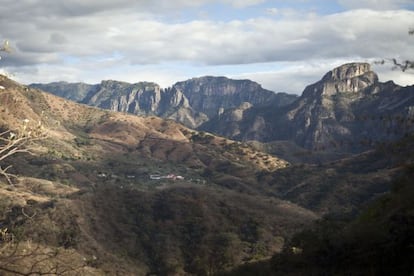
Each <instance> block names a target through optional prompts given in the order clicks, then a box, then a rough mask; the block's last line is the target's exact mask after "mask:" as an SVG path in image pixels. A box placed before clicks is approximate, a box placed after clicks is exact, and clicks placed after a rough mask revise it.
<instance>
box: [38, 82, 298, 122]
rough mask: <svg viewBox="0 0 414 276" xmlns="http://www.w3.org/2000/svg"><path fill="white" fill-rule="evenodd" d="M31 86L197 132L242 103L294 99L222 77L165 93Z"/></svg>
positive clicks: (149, 86)
mask: <svg viewBox="0 0 414 276" xmlns="http://www.w3.org/2000/svg"><path fill="white" fill-rule="evenodd" d="M32 86H33V87H35V88H38V89H42V90H44V91H47V92H50V93H52V94H55V95H58V96H61V97H64V98H68V99H71V100H75V101H77V102H81V103H84V104H88V105H91V106H96V107H100V108H104V109H110V110H113V111H120V112H128V113H133V114H137V115H156V116H160V117H163V118H168V119H173V120H175V121H178V122H180V123H182V124H184V125H185V126H188V127H191V128H197V127H199V126H200V125H201V124H203V123H205V122H207V121H209V120H211V119H212V118H215V117H216V116H218V115H220V114H221V113H223V112H224V111H225V110H228V109H231V108H235V107H238V106H239V105H241V104H243V103H248V104H250V105H251V106H263V105H269V104H272V105H274V106H281V105H285V104H288V103H291V102H293V101H294V100H295V99H296V98H297V96H295V95H288V94H285V93H279V94H275V93H274V92H272V91H269V90H266V89H263V88H262V87H261V86H260V85H259V84H257V83H255V82H252V81H250V80H232V79H228V78H225V77H201V78H193V79H191V80H188V81H183V82H178V83H176V84H175V85H173V86H172V87H171V88H167V89H161V88H160V86H159V85H157V84H155V83H150V82H140V83H135V84H130V83H126V82H119V81H112V80H108V81H102V82H101V83H100V84H97V85H87V84H69V83H64V82H61V83H51V84H33V85H32ZM76 89H79V91H77V90H76Z"/></svg>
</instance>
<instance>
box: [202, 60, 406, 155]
mask: <svg viewBox="0 0 414 276" xmlns="http://www.w3.org/2000/svg"><path fill="white" fill-rule="evenodd" d="M413 110H414V86H410V87H400V86H398V85H396V84H394V83H393V82H386V83H380V82H379V81H378V76H377V75H376V73H374V72H373V71H371V69H370V65H369V64H367V63H350V64H345V65H342V66H340V67H338V68H335V69H333V70H332V71H330V72H328V73H327V74H326V75H325V76H324V77H323V78H322V79H321V80H320V81H318V82H316V83H314V84H311V85H309V86H307V87H306V88H305V90H304V91H303V93H302V95H301V97H299V98H298V99H297V100H296V101H295V102H293V103H292V104H290V105H289V106H284V107H283V108H280V109H272V108H269V107H267V108H261V109H257V108H254V107H253V108H251V109H249V110H248V111H247V112H245V114H244V116H243V120H239V119H237V120H233V119H232V117H231V112H230V111H228V112H227V113H225V114H223V115H222V116H221V118H220V120H216V121H210V122H208V123H206V124H204V125H203V126H201V128H202V129H204V130H206V131H211V132H215V133H218V134H220V135H223V136H227V137H231V138H234V139H239V140H259V141H265V142H270V141H277V140H290V141H294V142H295V143H296V144H297V145H299V146H302V147H304V148H307V149H310V150H332V151H342V152H358V151H361V150H364V149H368V148H370V147H372V146H373V145H374V144H377V143H381V142H384V141H389V140H393V139H398V138H401V137H403V136H404V135H406V134H408V133H410V132H412V131H414V112H413Z"/></svg>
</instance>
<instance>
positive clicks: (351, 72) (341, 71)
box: [323, 62, 372, 81]
mask: <svg viewBox="0 0 414 276" xmlns="http://www.w3.org/2000/svg"><path fill="white" fill-rule="evenodd" d="M370 72H372V71H371V65H370V64H369V63H366V62H353V63H346V64H343V65H341V66H339V67H336V68H335V69H333V70H332V71H329V72H328V73H327V74H326V75H325V76H324V77H323V80H325V81H326V80H331V81H345V80H348V79H352V78H355V77H360V76H362V75H364V74H366V73H370Z"/></svg>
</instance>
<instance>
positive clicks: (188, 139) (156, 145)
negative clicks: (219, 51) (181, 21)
mask: <svg viewBox="0 0 414 276" xmlns="http://www.w3.org/2000/svg"><path fill="white" fill-rule="evenodd" d="M0 85H1V86H2V87H4V89H2V90H0V130H1V131H0V133H4V135H3V136H2V138H3V139H2V144H0V149H1V146H4V145H6V144H7V143H8V142H9V141H12V139H13V138H10V136H7V135H8V134H9V133H10V131H11V132H12V133H17V134H18V135H20V134H21V135H26V136H24V137H29V138H30V137H33V139H28V141H29V142H28V143H27V144H25V147H27V149H28V152H22V153H20V154H13V155H11V156H10V157H9V158H7V159H5V160H4V161H1V163H0V165H1V167H2V168H5V167H6V166H8V165H12V167H10V169H9V170H8V172H9V173H10V174H12V175H13V177H12V181H11V183H8V181H7V179H6V178H4V177H2V178H1V179H0V202H1V206H0V229H1V231H3V232H2V233H3V234H2V235H1V237H0V271H2V272H4V273H5V274H4V275H14V274H21V275H26V274H27V275H30V273H54V274H57V275H222V274H224V275H227V274H229V275H303V273H304V271H306V270H307V268H310V269H311V270H310V271H313V272H314V273H315V274H318V273H322V272H326V271H329V272H332V273H339V274H338V275H346V273H348V272H349V273H351V274H352V273H356V274H358V273H359V272H361V271H362V272H364V273H365V272H367V271H366V270H365V268H364V265H363V264H364V262H365V263H367V264H370V265H371V264H372V263H375V262H376V261H378V258H381V256H377V255H369V256H372V257H369V256H368V257H366V258H365V259H361V260H363V261H361V264H358V265H355V267H350V268H348V269H345V268H344V267H346V266H345V265H344V263H345V262H346V258H348V257H349V258H350V255H352V253H353V252H358V242H360V243H361V244H362V245H361V250H363V252H362V253H360V254H361V255H362V256H364V255H363V253H364V252H368V253H367V254H371V253H372V252H371V251H370V249H369V243H365V241H366V240H367V237H369V236H370V234H371V233H372V234H373V235H376V236H373V240H374V241H373V243H372V244H373V246H381V245H382V244H383V241H384V240H385V241H386V242H387V243H386V244H387V246H388V247H384V248H385V249H384V250H383V251H381V252H383V254H387V253H389V252H396V253H395V254H396V256H394V257H393V258H394V259H393V264H395V265H397V266H398V267H400V269H401V272H402V274H401V275H403V274H404V272H405V271H410V269H412V267H411V266H410V265H409V262H408V261H406V260H411V259H410V258H411V257H412V256H413V252H412V248H411V249H410V245H411V244H412V239H411V238H412V236H411V234H410V232H409V229H411V228H412V208H411V207H412V206H411V204H410V201H409V200H408V198H409V195H411V192H412V189H411V188H410V187H411V186H410V184H411V183H410V180H409V179H410V177H411V176H412V165H413V162H414V159H413V156H414V152H413V151H414V146H413V128H414V125H413V122H414V113H413V112H412V111H413V108H414V93H413V86H407V87H400V86H398V85H395V84H394V83H392V82H386V83H381V82H379V81H378V78H377V76H376V74H375V72H373V71H371V68H370V66H369V64H366V63H350V64H345V65H343V66H340V67H338V68H335V69H333V70H332V71H330V72H328V73H327V74H326V75H325V76H323V77H322V79H321V80H320V81H318V82H316V83H315V84H311V85H309V86H307V87H306V88H305V90H304V92H303V94H302V95H301V96H296V95H288V94H286V93H274V92H272V91H268V90H265V89H263V88H261V86H260V85H259V84H257V83H254V82H251V81H248V80H231V79H227V78H224V77H201V78H194V79H191V80H188V81H183V82H178V83H176V84H175V85H174V86H173V87H171V88H168V89H161V88H160V87H159V86H158V85H157V84H155V83H147V82H142V83H138V84H128V83H122V82H116V81H103V82H102V83H101V84H99V85H88V84H82V83H77V84H75V83H72V84H69V83H53V84H35V85H30V86H25V85H22V84H19V83H17V82H15V81H13V80H10V79H8V78H7V77H5V76H0ZM40 89H42V90H45V91H48V92H44V91H42V90H40ZM65 98H66V99H65ZM8 131H9V132H8ZM31 135H32V136H31ZM38 138H39V139H38ZM5 143H6V144H5ZM0 152H1V151H0ZM398 198H402V200H399V199H398ZM376 218H378V221H375V219H376ZM398 220H401V221H398ZM390 221H392V222H393V223H391V224H390V225H392V227H393V228H392V230H391V229H388V228H387V230H384V232H381V231H379V230H378V231H376V230H375V229H373V228H372V227H374V226H377V227H379V228H381V227H383V226H384V225H388V224H389V222H390ZM400 222H401V223H400ZM390 227H391V226H390ZM381 229H383V228H381ZM407 229H408V230H407ZM387 231H388V232H387ZM394 233H403V234H401V235H400V236H398V235H396V234H395V235H394ZM337 235H338V236H337ZM397 237H401V238H406V240H404V241H405V242H407V243H408V246H405V245H404V241H400V240H398V241H396V242H392V243H391V241H390V240H391V239H394V238H395V239H397ZM11 239H13V241H11ZM361 240H362V241H363V242H361ZM393 241H394V240H393ZM325 242H328V243H329V244H328V245H327V244H326V243H325ZM331 245H332V247H330V246H331ZM345 245H346V246H348V247H344V248H348V249H349V251H346V249H343V248H342V246H345ZM291 248H299V249H300V250H299V249H298V250H299V251H298V250H296V251H295V252H301V253H298V254H296V253H292V251H291ZM330 248H333V250H334V252H335V254H336V253H337V255H335V254H334V253H332V254H330V253H329V254H328V253H326V251H329V249H330ZM381 248H383V247H381ZM399 249H401V250H402V251H401V252H404V254H406V256H408V257H407V258H402V257H401V259H399V258H398V254H400V253H398V250H399ZM318 250H319V251H318ZM393 250H395V251H393ZM27 252H28V253H27ZM321 252H323V253H321ZM324 254H325V256H327V257H326V258H327V259H323V258H322V257H321V256H324ZM328 259H329V260H328ZM298 264H299V265H298ZM386 265H390V266H391V263H390V264H388V263H385V264H384V269H386V267H385V266H386ZM341 269H342V270H341ZM341 271H344V274H341ZM13 273H14V274H13ZM243 273H245V274H243ZM260 273H262V274H260ZM289 273H290V274H289ZM295 273H296V274H295Z"/></svg>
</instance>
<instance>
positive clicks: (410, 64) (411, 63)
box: [374, 28, 414, 72]
mask: <svg viewBox="0 0 414 276" xmlns="http://www.w3.org/2000/svg"><path fill="white" fill-rule="evenodd" d="M408 35H414V28H410V29H409V30H408ZM390 61H391V62H392V64H393V65H394V68H395V69H398V70H401V71H403V72H405V71H407V70H414V60H409V59H407V60H403V61H400V60H397V59H396V58H392V59H390ZM386 62H388V61H386V60H385V59H383V60H380V61H376V62H374V63H376V64H385V63H386Z"/></svg>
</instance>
